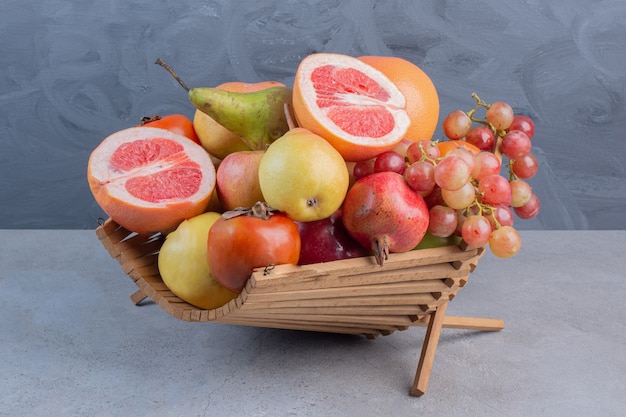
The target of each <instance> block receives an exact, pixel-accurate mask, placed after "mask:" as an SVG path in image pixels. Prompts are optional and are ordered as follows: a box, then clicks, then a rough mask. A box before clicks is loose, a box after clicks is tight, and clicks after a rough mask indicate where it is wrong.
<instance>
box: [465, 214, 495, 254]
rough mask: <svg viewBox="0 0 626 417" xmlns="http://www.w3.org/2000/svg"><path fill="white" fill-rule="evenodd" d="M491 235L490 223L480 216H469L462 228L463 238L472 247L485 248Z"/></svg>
mask: <svg viewBox="0 0 626 417" xmlns="http://www.w3.org/2000/svg"><path fill="white" fill-rule="evenodd" d="M490 235H491V225H490V224H489V221H488V220H487V219H486V218H484V217H483V216H480V215H478V214H473V215H471V216H467V218H466V219H465V221H464V222H463V226H462V227H461V237H462V238H463V240H464V241H465V243H467V244H468V245H470V246H485V245H486V244H487V243H488V242H489V236H490Z"/></svg>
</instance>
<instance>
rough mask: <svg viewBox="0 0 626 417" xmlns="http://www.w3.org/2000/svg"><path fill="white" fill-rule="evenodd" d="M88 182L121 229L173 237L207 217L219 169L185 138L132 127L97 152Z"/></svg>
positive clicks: (145, 128)
mask: <svg viewBox="0 0 626 417" xmlns="http://www.w3.org/2000/svg"><path fill="white" fill-rule="evenodd" d="M87 179H88V181H89V188H90V189H91V192H92V193H93V196H94V198H95V200H96V202H97V203H98V204H99V205H100V207H101V208H102V210H103V211H104V212H105V213H106V214H107V215H108V216H109V217H111V218H112V219H113V220H115V221H116V222H117V223H118V224H120V225H121V226H123V227H125V228H126V229H128V230H130V231H133V232H137V233H148V232H164V233H167V232H169V231H172V230H173V229H175V228H176V227H177V226H178V225H179V224H180V223H181V222H182V221H183V220H185V219H189V218H191V217H194V216H196V215H198V214H200V213H203V212H204V211H205V209H206V207H207V205H208V203H209V200H210V198H211V195H212V194H213V190H214V189H215V165H213V162H212V161H211V158H210V156H209V154H208V153H207V152H206V151H205V150H204V149H203V148H202V147H201V146H200V145H198V144H196V143H194V142H192V141H190V140H189V139H187V138H186V137H184V136H181V135H177V134H175V133H171V132H169V131H167V130H164V129H159V128H151V127H132V128H129V129H124V130H121V131H119V132H116V133H113V134H112V135H110V136H108V137H107V138H105V139H104V140H103V141H102V143H100V145H98V147H97V148H96V149H94V150H93V152H92V153H91V156H90V157H89V161H88V164H87Z"/></svg>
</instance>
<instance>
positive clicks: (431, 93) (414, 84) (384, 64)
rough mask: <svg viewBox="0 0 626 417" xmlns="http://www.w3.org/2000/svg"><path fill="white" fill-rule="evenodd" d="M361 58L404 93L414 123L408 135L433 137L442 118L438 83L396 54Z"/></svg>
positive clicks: (411, 137) (409, 136) (410, 137)
mask: <svg viewBox="0 0 626 417" xmlns="http://www.w3.org/2000/svg"><path fill="white" fill-rule="evenodd" d="M359 59H360V60H361V61H363V62H365V63H367V64H369V65H371V66H373V67H374V68H376V69H377V70H379V71H380V72H382V73H383V74H385V75H386V76H387V78H389V79H390V80H391V81H392V82H393V83H394V84H395V85H396V87H398V89H399V90H400V91H401V92H402V94H403V95H404V98H405V99H406V111H407V113H408V114H409V118H410V119H411V124H410V125H409V129H408V130H407V132H406V137H407V138H409V139H410V140H412V141H418V140H422V139H431V138H432V136H433V134H434V133H435V130H436V129H437V123H438V121H439V96H438V94H437V89H436V88H435V84H434V83H433V81H432V80H431V79H430V77H429V76H428V74H426V73H425V72H424V71H423V70H422V69H421V68H420V67H418V66H417V65H415V64H413V63H412V62H410V61H407V60H406V59H403V58H399V57H395V56H361V57H359Z"/></svg>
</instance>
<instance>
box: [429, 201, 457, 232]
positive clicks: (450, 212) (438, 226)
mask: <svg viewBox="0 0 626 417" xmlns="http://www.w3.org/2000/svg"><path fill="white" fill-rule="evenodd" d="M428 213H429V217H430V221H429V223H428V231H429V232H430V234H431V235H433V236H438V237H448V236H451V235H452V234H453V233H454V231H455V230H456V226H457V224H456V222H457V218H456V210H454V209H453V208H451V207H446V206H442V205H436V206H433V207H432V208H431V209H430V210H429V211H428Z"/></svg>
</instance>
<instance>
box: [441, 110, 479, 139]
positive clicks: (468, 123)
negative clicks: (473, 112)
mask: <svg viewBox="0 0 626 417" xmlns="http://www.w3.org/2000/svg"><path fill="white" fill-rule="evenodd" d="M441 127H442V128H443V133H444V134H445V135H446V136H447V137H448V138H449V139H451V140H458V139H461V138H462V137H464V136H465V135H467V134H468V132H469V131H470V129H471V127H472V119H470V117H469V116H468V115H467V114H466V113H465V112H464V111H463V110H454V111H453V112H451V113H450V114H448V115H447V116H446V118H445V119H443V123H442V125H441Z"/></svg>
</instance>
